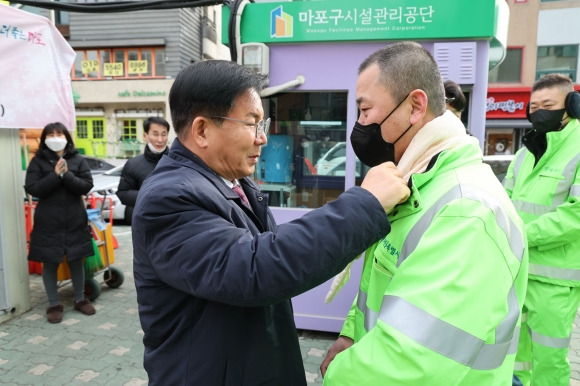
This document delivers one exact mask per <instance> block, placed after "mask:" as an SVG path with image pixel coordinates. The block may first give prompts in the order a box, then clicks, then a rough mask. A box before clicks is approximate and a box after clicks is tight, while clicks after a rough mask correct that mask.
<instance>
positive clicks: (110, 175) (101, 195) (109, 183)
mask: <svg viewBox="0 0 580 386" xmlns="http://www.w3.org/2000/svg"><path fill="white" fill-rule="evenodd" d="M123 166H124V164H122V165H117V166H114V167H113V168H111V169H109V170H107V171H104V172H103V173H100V174H96V175H93V189H91V191H90V194H89V195H90V196H91V195H92V197H93V198H94V199H96V201H97V204H98V207H101V206H100V205H102V209H103V218H104V219H105V220H107V219H109V218H110V216H111V215H110V213H111V212H112V213H113V220H120V221H125V209H126V207H125V205H123V203H122V202H121V200H119V197H117V189H118V187H119V181H120V180H121V172H122V171H123ZM111 205H112V209H111ZM128 220H129V219H128ZM129 221H130V220H129Z"/></svg>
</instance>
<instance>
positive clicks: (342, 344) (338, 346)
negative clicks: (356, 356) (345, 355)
mask: <svg viewBox="0 0 580 386" xmlns="http://www.w3.org/2000/svg"><path fill="white" fill-rule="evenodd" d="M353 344H354V341H353V340H352V339H350V338H348V337H346V336H339V337H338V339H337V340H336V342H334V344H333V345H332V346H331V347H330V348H329V349H328V353H327V354H326V357H325V358H324V360H323V361H322V364H321V365H320V372H321V373H322V377H324V374H326V370H327V369H328V365H330V362H332V360H333V359H334V357H335V356H337V355H338V354H340V353H341V352H343V351H344V350H346V349H347V348H349V347H350V346H352V345H353Z"/></svg>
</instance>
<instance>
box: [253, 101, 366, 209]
mask: <svg viewBox="0 0 580 386" xmlns="http://www.w3.org/2000/svg"><path fill="white" fill-rule="evenodd" d="M264 109H265V110H266V111H268V112H269V117H270V118H271V119H272V124H271V126H270V133H269V135H268V144H267V145H266V146H263V147H262V153H261V156H260V160H259V162H258V165H256V172H255V174H254V180H255V181H256V182H257V183H258V184H259V185H260V188H261V190H262V191H263V192H266V193H269V195H270V199H269V203H270V205H271V206H284V207H301V208H317V207H319V206H322V205H323V204H325V203H326V202H329V201H332V200H334V199H336V198H337V197H338V196H339V195H340V194H341V193H342V192H344V188H345V176H346V169H347V166H348V163H349V162H351V163H353V164H354V163H355V162H356V161H355V159H354V158H355V157H353V159H349V158H348V157H347V146H349V145H348V143H347V139H346V112H347V93H346V92H308V93H303V92H290V93H286V94H284V95H281V96H278V97H274V98H270V99H266V100H264ZM357 165H358V168H359V169H358V171H357V177H358V176H359V175H360V174H361V170H360V163H357Z"/></svg>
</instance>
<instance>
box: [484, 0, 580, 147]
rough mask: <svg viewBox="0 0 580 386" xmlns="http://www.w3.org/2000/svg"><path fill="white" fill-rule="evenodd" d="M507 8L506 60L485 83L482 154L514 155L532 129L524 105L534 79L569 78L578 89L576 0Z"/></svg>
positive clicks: (527, 0) (518, 1) (514, 1)
mask: <svg viewBox="0 0 580 386" xmlns="http://www.w3.org/2000/svg"><path fill="white" fill-rule="evenodd" d="M507 3H508V6H509V8H510V19H509V29H508V39H507V42H508V47H507V53H506V58H505V59H504V61H503V62H502V63H501V64H500V65H499V66H497V67H496V68H494V69H492V70H491V71H490V73H489V80H488V99H487V106H486V110H487V114H486V118H487V119H486V141H485V146H484V151H485V153H486V154H510V153H512V154H513V153H515V151H517V150H518V149H519V148H520V147H521V146H522V143H521V138H522V136H523V134H524V133H525V132H526V131H527V130H529V129H531V124H530V123H529V122H528V120H527V119H526V106H527V103H528V101H529V100H530V92H531V87H532V85H533V83H534V81H535V80H536V79H538V78H539V77H540V76H542V75H545V74H549V73H559V74H562V75H566V76H569V77H570V78H571V79H572V81H573V82H574V84H575V89H576V90H580V80H579V79H578V74H579V73H580V62H579V60H578V46H579V45H580V34H579V33H578V20H579V19H580V0H507Z"/></svg>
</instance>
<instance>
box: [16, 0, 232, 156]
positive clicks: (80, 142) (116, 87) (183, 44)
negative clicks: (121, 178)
mask: <svg viewBox="0 0 580 386" xmlns="http://www.w3.org/2000/svg"><path fill="white" fill-rule="evenodd" d="M78 2H79V3H81V1H78ZM23 10H26V11H31V12H34V13H38V14H41V15H43V16H47V17H49V18H50V17H52V16H51V13H50V12H49V11H48V10H39V9H37V8H34V7H23ZM220 15H221V7H219V6H209V7H195V8H178V9H164V10H140V11H131V12H118V13H78V12H63V11H55V12H54V21H55V24H56V25H57V27H58V28H59V30H60V31H61V33H63V35H64V36H65V38H67V40H68V42H69V44H70V45H71V46H72V48H73V49H74V50H75V52H76V54H77V56H76V61H75V64H74V68H73V69H72V70H71V79H72V88H73V95H74V96H75V110H76V111H75V112H76V127H75V131H74V139H75V144H76V146H77V148H78V149H79V151H80V152H81V153H84V154H87V155H93V156H97V157H102V158H130V157H133V156H135V155H137V154H140V153H141V152H142V151H143V144H144V143H143V121H144V120H145V119H146V118H147V117H150V116H158V117H163V118H165V119H167V121H169V122H171V120H170V118H169V115H170V113H169V106H168V95H169V89H170V88H171V85H172V83H173V79H174V78H175V76H176V75H177V74H178V73H179V71H180V70H181V69H182V68H183V67H185V66H186V65H188V64H189V63H191V62H197V61H201V60H205V59H224V58H225V59H229V51H228V50H227V47H226V46H224V45H223V44H221V43H220V42H219V41H220V33H221V17H220ZM173 138H174V132H173V131H170V141H171V140H172V139H173Z"/></svg>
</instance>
